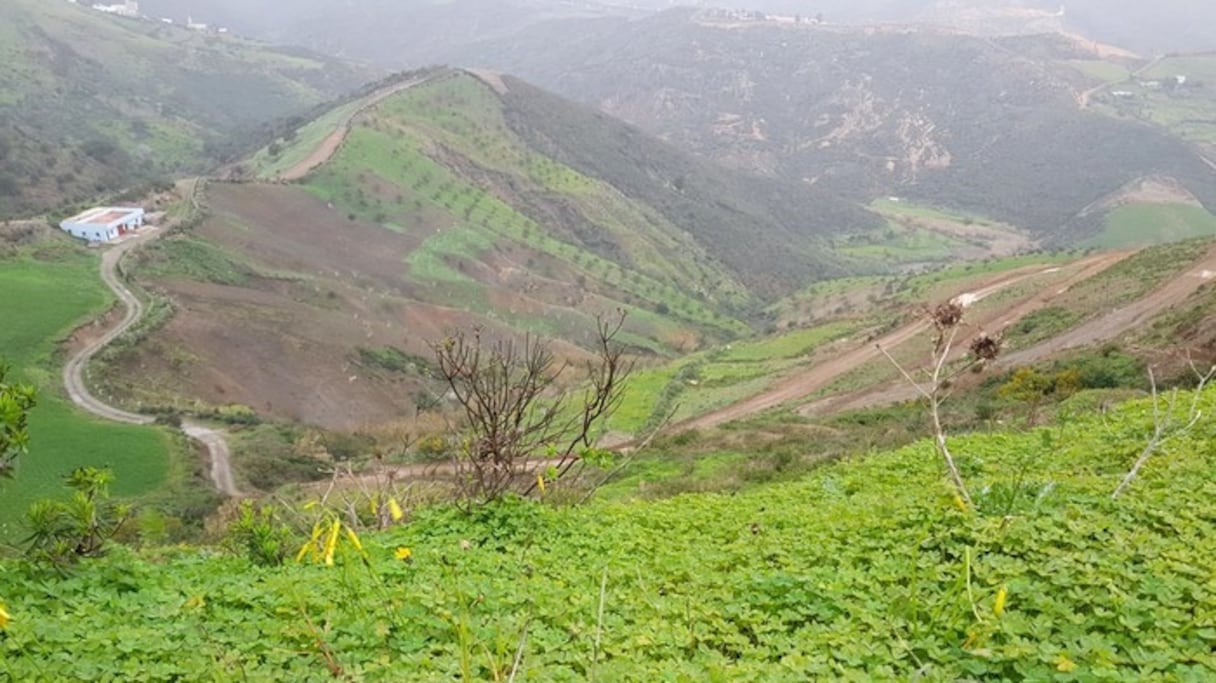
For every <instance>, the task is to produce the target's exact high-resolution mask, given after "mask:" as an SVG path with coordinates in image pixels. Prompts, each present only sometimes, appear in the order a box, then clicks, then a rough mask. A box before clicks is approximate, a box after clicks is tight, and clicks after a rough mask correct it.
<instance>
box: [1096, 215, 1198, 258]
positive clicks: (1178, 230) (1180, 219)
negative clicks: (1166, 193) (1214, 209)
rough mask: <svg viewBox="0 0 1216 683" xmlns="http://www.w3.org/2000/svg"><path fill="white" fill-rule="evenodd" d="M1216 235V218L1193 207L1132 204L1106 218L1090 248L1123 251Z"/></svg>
mask: <svg viewBox="0 0 1216 683" xmlns="http://www.w3.org/2000/svg"><path fill="white" fill-rule="evenodd" d="M1213 235H1216V216H1213V215H1212V214H1211V213H1210V212H1208V211H1207V209H1204V208H1203V207H1202V206H1193V205H1190V204H1129V205H1127V206H1121V207H1119V208H1117V209H1115V210H1114V211H1112V212H1110V214H1109V215H1108V216H1107V217H1106V224H1105V228H1104V229H1103V230H1102V232H1101V233H1099V234H1097V235H1095V236H1093V237H1091V238H1089V239H1088V240H1086V241H1085V242H1084V243H1083V246H1087V247H1099V248H1110V249H1114V248H1122V247H1132V246H1145V245H1149V244H1158V243H1161V242H1176V241H1179V240H1185V239H1190V238H1193V237H1211V236H1213Z"/></svg>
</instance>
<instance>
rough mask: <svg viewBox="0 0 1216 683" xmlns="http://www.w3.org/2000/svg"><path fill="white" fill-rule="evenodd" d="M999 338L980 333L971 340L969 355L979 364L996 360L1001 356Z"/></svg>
mask: <svg viewBox="0 0 1216 683" xmlns="http://www.w3.org/2000/svg"><path fill="white" fill-rule="evenodd" d="M1001 341H1002V340H1001V337H1000V336H996V337H992V336H989V335H988V334H986V333H984V332H980V333H979V334H978V335H976V336H975V339H972V340H971V347H970V348H971V354H972V355H973V356H975V358H976V359H977V360H979V361H980V362H988V361H992V360H996V357H997V356H999V355H1001Z"/></svg>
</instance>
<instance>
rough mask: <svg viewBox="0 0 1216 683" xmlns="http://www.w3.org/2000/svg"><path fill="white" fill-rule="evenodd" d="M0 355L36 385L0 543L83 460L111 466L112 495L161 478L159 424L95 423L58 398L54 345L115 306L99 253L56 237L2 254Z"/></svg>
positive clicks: (145, 487) (2, 507) (4, 497)
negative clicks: (28, 445) (100, 271)
mask: <svg viewBox="0 0 1216 683" xmlns="http://www.w3.org/2000/svg"><path fill="white" fill-rule="evenodd" d="M0 291H3V292H4V295H3V296H0V321H6V322H5V323H4V324H3V325H0V359H4V360H6V361H7V362H8V363H10V364H12V366H13V368H14V370H15V378H16V379H18V380H20V381H26V382H31V383H33V384H34V385H35V386H37V388H38V407H37V408H35V410H34V412H33V413H32V414H31V416H30V429H31V431H32V433H33V435H34V436H33V450H34V452H33V453H32V454H31V455H30V456H29V457H26V458H23V459H22V461H21V462H20V464H19V466H18V470H17V476H16V478H15V479H13V480H9V481H3V480H0V540H2V539H8V538H11V537H12V535H13V534H14V533H15V532H16V526H17V521H18V520H19V519H20V517H21V515H22V514H23V513H24V512H25V509H26V508H27V507H28V506H29V504H30V503H31V502H33V501H34V500H37V499H39V498H45V497H50V496H57V495H60V494H61V492H62V486H61V485H60V481H61V479H62V477H63V476H64V475H66V474H68V473H69V472H71V470H72V469H74V468H76V467H80V466H84V465H94V466H100V465H108V466H110V467H112V468H113V469H114V471H115V473H116V474H117V475H118V477H119V479H118V483H117V486H116V487H115V492H116V493H117V494H119V495H136V494H142V493H146V492H149V491H152V490H154V489H156V488H157V487H158V486H160V485H161V484H163V483H164V481H165V479H166V477H167V475H168V472H169V468H170V462H169V460H170V458H169V451H170V443H169V440H168V437H167V436H166V435H165V434H163V433H162V432H160V431H159V430H156V429H150V428H146V427H131V426H127V425H116V424H110V423H106V422H102V421H99V420H94V419H92V418H90V417H88V416H86V415H84V414H83V413H80V412H79V411H77V410H75V408H73V407H72V406H71V405H70V404H69V403H68V402H67V401H66V400H65V399H63V398H61V395H60V391H61V390H60V374H59V373H60V364H59V363H58V362H57V361H56V359H55V357H54V353H55V345H56V343H57V342H58V340H60V339H62V338H64V337H65V336H66V335H67V334H68V333H69V332H71V330H72V328H73V327H75V326H76V325H78V324H80V323H81V322H82V321H84V320H85V319H87V318H88V317H90V316H92V315H95V314H98V313H100V312H101V311H104V310H105V308H106V307H107V306H109V305H110V304H111V303H112V298H111V297H110V295H109V291H108V290H107V289H106V288H105V287H104V286H103V285H102V283H101V281H100V279H99V278H98V277H97V258H96V255H94V254H90V253H87V252H85V251H84V250H82V249H79V248H78V247H76V246H74V245H69V244H67V242H66V240H60V239H54V240H52V241H51V242H49V243H43V244H40V245H37V246H35V247H31V248H27V249H25V250H23V251H22V252H21V253H19V254H17V255H15V256H11V257H6V258H3V259H0Z"/></svg>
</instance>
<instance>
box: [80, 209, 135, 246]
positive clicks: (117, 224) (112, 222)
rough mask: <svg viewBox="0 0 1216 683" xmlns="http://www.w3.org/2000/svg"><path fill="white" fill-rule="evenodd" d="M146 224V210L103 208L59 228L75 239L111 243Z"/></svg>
mask: <svg viewBox="0 0 1216 683" xmlns="http://www.w3.org/2000/svg"><path fill="white" fill-rule="evenodd" d="M143 224H144V210H143V209H141V208H138V207H129V206H127V207H118V206H103V207H99V208H96V209H89V210H88V211H85V212H84V213H82V214H80V215H77V216H73V217H71V218H69V219H67V220H65V221H63V222H62V223H60V224H59V227H60V228H62V229H63V231H64V232H66V233H68V234H69V235H71V236H73V237H79V238H80V239H83V240H88V241H90V242H109V241H111V240H115V239H118V238H119V237H121V236H123V235H125V234H127V233H129V232H131V231H133V230H135V229H137V228H139V227H140V226H142V225H143Z"/></svg>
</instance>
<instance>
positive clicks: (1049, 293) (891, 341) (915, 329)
mask: <svg viewBox="0 0 1216 683" xmlns="http://www.w3.org/2000/svg"><path fill="white" fill-rule="evenodd" d="M1129 254H1130V252H1119V253H1112V254H1100V255H1097V256H1091V257H1088V258H1085V259H1082V260H1080V261H1076V262H1074V263H1073V264H1071V267H1078V268H1079V270H1078V271H1077V273H1076V274H1074V275H1073V276H1072V277H1071V278H1069V280H1068V281H1067V282H1066V283H1064V284H1060V283H1054V284H1052V285H1051V286H1050V287H1048V288H1046V289H1045V290H1044V291H1042V292H1040V293H1038V294H1037V295H1036V296H1034V297H1031V298H1029V299H1027V300H1024V301H1023V302H1021V303H1020V304H1018V305H1016V306H1014V307H1013V308H1010V309H1006V310H1005V311H1003V312H1001V313H1000V314H999V315H998V316H996V317H994V318H991V319H988V320H984V321H979V322H980V323H982V325H981V326H982V327H987V328H989V329H994V330H995V329H999V328H1000V327H1003V326H1004V325H1007V324H1008V323H1009V322H1011V321H1013V320H1016V319H1017V318H1020V317H1022V316H1024V315H1026V314H1027V313H1030V312H1032V311H1035V310H1038V309H1039V308H1042V307H1043V306H1044V305H1046V303H1047V302H1048V301H1050V300H1051V298H1053V297H1054V296H1055V295H1058V293H1059V291H1058V290H1061V288H1066V287H1069V286H1071V284H1070V283H1073V282H1080V281H1081V280H1085V279H1088V278H1090V277H1093V276H1094V275H1096V274H1098V273H1100V272H1102V271H1104V270H1106V269H1107V268H1109V267H1111V266H1112V265H1114V264H1115V263H1118V262H1119V261H1121V260H1123V259H1124V258H1127V256H1128V255H1129ZM1051 270H1053V269H1052V268H1047V269H1044V268H1042V267H1040V266H1035V267H1034V268H1032V269H1028V268H1022V269H1019V270H1017V271H1014V272H1013V273H1005V274H1003V275H1002V276H1000V277H998V278H997V279H995V280H993V281H992V282H989V283H988V284H986V285H985V286H983V287H981V288H979V289H975V290H972V291H970V292H964V293H960V294H959V295H958V296H957V297H956V299H962V300H964V301H965V302H967V303H972V302H975V301H979V300H981V299H983V298H986V297H988V296H990V295H992V294H995V293H996V292H999V291H1001V290H1004V289H1007V288H1009V287H1012V286H1014V285H1016V284H1019V283H1021V282H1023V281H1025V280H1027V279H1029V278H1031V277H1034V276H1035V275H1040V274H1043V273H1045V272H1048V271H1051ZM1053 293H1054V294H1053ZM927 330H928V322H926V321H924V320H918V321H916V322H913V323H909V324H907V325H905V326H903V327H901V328H900V329H898V330H896V331H894V332H891V333H890V334H887V335H885V336H883V337H882V338H880V339H877V340H874V341H873V342H867V343H866V344H865V345H864V346H860V347H857V348H854V349H850V350H848V351H845V352H844V353H841V354H839V355H837V356H835V357H833V358H829V359H827V360H825V361H824V362H822V363H819V364H817V365H815V366H813V367H811V368H809V369H808V370H807V371H806V372H802V373H799V374H796V375H791V376H790V377H787V378H785V379H783V380H781V381H779V382H778V383H777V384H775V385H774V386H772V387H771V388H769V389H768V390H766V391H764V392H763V393H760V394H757V395H755V396H752V397H751V398H747V399H744V400H743V401H740V402H739V403H735V404H733V405H730V406H726V407H725V408H721V409H718V410H715V411H712V412H709V413H706V414H704V415H701V416H698V417H695V418H692V419H689V420H685V421H684V422H681V423H678V424H676V425H674V426H673V427H672V430H673V431H684V430H690V429H704V428H707V427H715V426H717V425H720V424H724V423H726V422H731V421H734V420H738V419H740V418H743V417H747V416H749V415H754V414H756V413H759V412H763V411H765V410H768V409H769V408H773V407H776V406H779V405H781V404H783V403H786V402H788V401H795V400H797V399H800V398H804V397H806V396H809V395H810V394H812V393H814V392H816V391H818V390H820V389H823V388H824V387H827V386H829V385H830V384H831V383H832V382H834V381H836V380H837V379H838V378H839V377H841V376H842V375H844V374H845V373H847V372H849V371H851V370H853V369H855V368H858V367H860V366H862V365H865V364H866V363H869V362H871V361H874V360H877V359H878V358H880V357H881V356H882V352H881V351H879V350H878V346H879V345H881V346H882V347H883V348H885V349H887V350H893V349H895V348H896V347H898V346H900V345H902V344H904V343H905V342H908V341H909V340H911V339H914V338H915V337H917V336H918V335H921V334H924V333H925V332H926V331H927Z"/></svg>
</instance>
